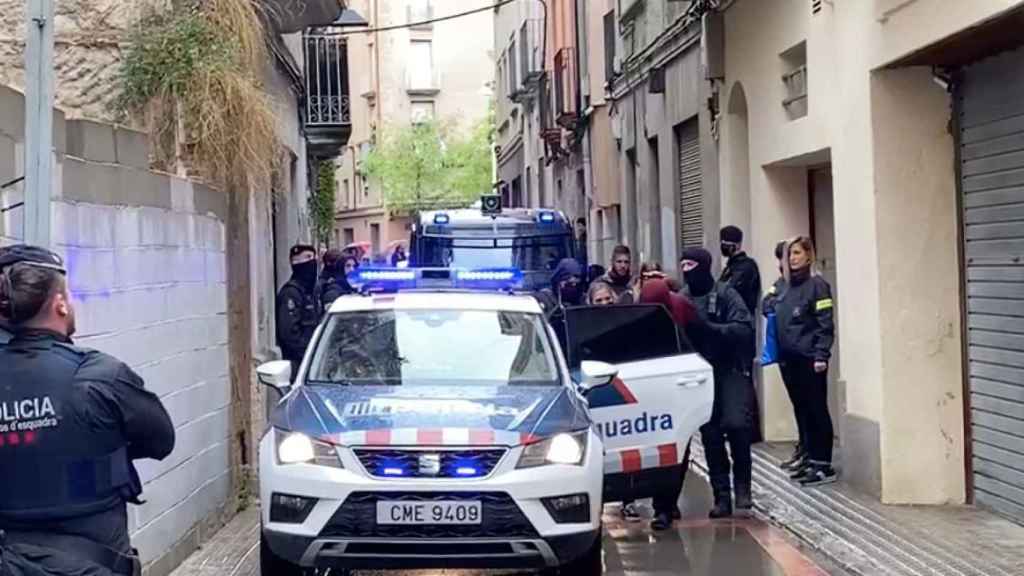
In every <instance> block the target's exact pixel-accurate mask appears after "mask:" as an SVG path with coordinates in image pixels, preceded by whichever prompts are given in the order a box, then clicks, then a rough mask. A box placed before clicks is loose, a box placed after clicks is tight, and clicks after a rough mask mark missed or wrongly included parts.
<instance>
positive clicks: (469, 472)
mask: <svg viewBox="0 0 1024 576" xmlns="http://www.w3.org/2000/svg"><path fill="white" fill-rule="evenodd" d="M455 474H456V475H458V476H476V468H473V467H471V466H459V467H458V468H456V469H455Z"/></svg>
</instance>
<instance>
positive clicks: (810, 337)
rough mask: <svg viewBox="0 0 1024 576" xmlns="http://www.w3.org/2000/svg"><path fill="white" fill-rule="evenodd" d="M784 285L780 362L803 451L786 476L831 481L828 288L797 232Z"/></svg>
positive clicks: (779, 306) (778, 311) (813, 482)
mask: <svg viewBox="0 0 1024 576" xmlns="http://www.w3.org/2000/svg"><path fill="white" fill-rule="evenodd" d="M784 262H785V263H786V266H785V268H784V272H785V276H786V288H785V291H784V292H783V293H782V294H781V295H779V296H777V298H776V300H775V322H776V327H777V329H778V335H777V337H778V345H779V367H780V369H781V370H782V378H783V379H784V380H785V381H786V386H787V388H791V390H792V392H791V394H793V395H794V396H795V397H796V398H797V401H795V402H794V403H793V404H794V410H795V411H796V412H797V415H796V416H797V421H798V422H802V424H803V428H804V430H803V435H804V438H803V439H802V440H803V441H804V442H805V443H806V445H805V446H804V447H805V448H806V450H807V455H806V457H805V458H804V459H803V460H802V461H801V462H800V464H799V465H797V466H795V468H794V470H793V473H792V475H791V477H792V478H793V479H794V480H796V481H797V482H799V483H800V484H801V485H803V486H818V485H821V484H828V483H831V482H835V480H836V472H835V470H834V469H833V468H832V443H833V430H832V417H831V415H830V414H829V409H828V364H829V360H830V359H831V357H832V343H833V340H834V339H835V324H834V322H833V310H832V308H833V303H832V288H831V287H830V286H829V285H828V282H826V281H825V280H824V279H823V278H822V277H821V276H819V275H818V273H817V271H816V270H815V269H814V244H813V243H812V242H811V239H810V238H808V237H806V236H799V237H797V238H795V239H794V240H792V241H791V242H789V243H788V244H787V245H786V254H785V258H784Z"/></svg>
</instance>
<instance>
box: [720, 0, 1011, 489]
mask: <svg viewBox="0 0 1024 576" xmlns="http://www.w3.org/2000/svg"><path fill="white" fill-rule="evenodd" d="M1020 4H1021V2H1019V1H1009V0H978V1H974V2H958V1H956V0H901V1H892V0H875V1H864V2H843V3H838V2H837V3H834V4H830V3H824V5H823V9H822V11H821V12H820V13H819V14H817V15H812V13H811V12H810V10H809V9H808V6H807V3H806V2H800V1H798V0H773V1H766V2H761V1H753V0H738V1H737V2H735V3H734V4H732V5H731V7H730V8H729V9H728V11H727V12H726V15H725V30H726V38H725V51H726V52H725V61H726V81H725V86H724V90H723V92H722V93H723V95H724V96H725V103H726V105H727V106H728V108H727V109H726V111H725V112H726V113H725V114H724V116H723V118H722V122H723V130H722V133H723V135H724V139H723V143H722V148H723V150H722V159H723V161H722V172H723V174H722V182H723V196H722V198H723V202H724V203H725V204H726V205H725V206H723V210H722V213H723V215H730V216H734V217H739V218H741V219H742V218H744V217H745V215H746V214H750V215H751V223H750V233H749V237H750V242H749V249H750V252H751V253H752V254H753V255H754V256H755V257H756V258H757V259H758V260H759V261H760V263H761V266H762V273H763V274H764V275H766V276H767V275H768V274H767V273H765V270H766V269H770V268H769V266H771V264H770V263H773V260H774V259H773V257H772V249H773V247H774V244H775V242H776V241H777V240H778V239H779V238H783V237H787V236H792V235H794V234H796V233H801V232H806V231H807V230H808V226H809V223H808V221H807V217H808V216H807V206H806V197H807V171H808V169H809V168H811V167H814V166H817V165H821V164H825V165H826V166H828V167H829V168H830V169H831V171H832V179H833V187H834V193H833V194H834V197H833V201H834V211H835V214H836V218H835V242H836V245H835V253H836V256H835V258H836V266H837V269H836V278H837V281H836V284H837V286H836V288H837V291H838V292H841V293H842V297H841V298H838V299H837V302H838V307H839V309H838V314H839V316H840V317H843V318H846V319H847V320H846V321H844V322H841V323H840V325H839V332H838V339H839V342H840V343H841V346H840V347H839V364H840V368H839V370H840V374H839V378H840V381H841V382H840V387H841V388H842V389H844V390H845V402H846V407H847V411H848V413H847V414H846V416H845V418H844V419H843V422H842V425H841V426H840V438H841V442H842V454H843V461H845V462H847V463H850V465H848V466H846V467H845V468H844V473H845V475H846V477H847V479H849V480H851V481H853V482H854V483H855V484H857V485H859V486H861V487H863V488H865V489H867V490H869V491H871V492H874V493H876V494H879V495H880V496H881V498H882V499H883V500H884V501H887V502H895V503H903V502H907V503H944V502H962V501H964V499H965V463H964V426H965V424H964V413H963V412H964V410H963V394H962V376H961V364H962V362H963V359H962V357H961V336H960V323H961V321H962V319H961V318H960V317H959V302H960V298H961V295H960V293H959V286H958V281H957V278H958V272H957V270H958V266H959V264H960V263H959V262H958V260H957V258H958V257H957V245H956V242H957V240H956V231H957V217H956V204H955V201H956V192H955V190H956V188H955V186H956V177H955V173H954V169H953V167H954V154H953V151H954V149H953V146H954V144H953V138H952V135H951V134H950V132H949V122H950V120H951V103H950V99H949V96H948V95H947V94H946V93H945V92H944V91H943V90H942V89H941V88H939V87H938V86H937V85H936V84H935V83H934V82H933V81H932V79H931V72H930V70H927V69H913V68H910V69H898V70H885V69H883V68H884V67H885V66H888V65H890V64H891V63H893V62H894V61H895V60H897V59H899V58H902V57H904V56H906V55H908V54H911V53H914V52H916V51H918V50H921V49H923V48H925V47H927V46H929V45H930V44H933V43H935V42H938V41H940V40H944V39H948V38H949V37H950V36H952V35H954V34H955V33H957V32H960V31H963V30H965V29H967V28H969V27H971V26H974V25H976V24H979V23H981V22H984V21H986V20H989V19H991V18H995V17H998V16H999V15H1000V14H1001V13H1003V12H1005V11H1006V10H1008V9H1010V8H1012V7H1014V6H1019V5H1020ZM800 42H806V52H807V69H808V101H807V111H808V113H807V115H806V116H805V117H803V118H799V119H796V120H792V119H790V117H788V115H787V114H786V111H785V109H784V108H783V106H782V100H783V98H784V97H785V88H784V86H783V84H782V83H781V82H780V80H779V78H780V74H781V73H782V72H783V71H784V70H785V66H784V63H783V60H782V58H781V55H782V54H783V52H786V51H787V50H789V49H791V48H793V47H794V46H796V45H798V44H799V43H800ZM740 90H741V91H742V94H743V95H744V96H745V98H744V101H745V104H746V109H745V113H742V111H741V110H740V108H739V107H734V106H733V102H732V97H733V96H734V95H736V94H739V93H741V92H740ZM744 134H746V136H747V139H746V141H745V143H746V144H748V145H747V146H746V149H744V148H745V147H744V146H743V143H744V139H743V137H742V136H743V135H744ZM744 158H745V159H746V161H744ZM744 187H747V189H744ZM737 188H739V190H736V189H737ZM745 202H749V207H747V206H744V205H743V204H744V203H745ZM723 223H724V222H723ZM853 319H856V320H855V321H853ZM774 372H775V371H774V369H769V370H768V371H766V374H765V376H766V385H765V398H764V405H765V426H766V432H767V435H768V437H769V438H776V439H778V438H785V437H791V434H792V425H791V421H792V419H791V411H790V408H789V406H788V402H787V401H786V399H785V398H784V394H783V393H782V391H781V390H782V389H781V387H780V386H777V385H776V383H777V375H775V374H774ZM854 463H855V464H854Z"/></svg>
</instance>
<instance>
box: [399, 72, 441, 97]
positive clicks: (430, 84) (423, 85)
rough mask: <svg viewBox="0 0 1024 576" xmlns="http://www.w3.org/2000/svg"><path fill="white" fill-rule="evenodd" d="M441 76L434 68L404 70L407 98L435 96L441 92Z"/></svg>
mask: <svg viewBox="0 0 1024 576" xmlns="http://www.w3.org/2000/svg"><path fill="white" fill-rule="evenodd" d="M442 80H443V78H442V74H441V71H440V70H437V69H435V68H426V69H423V68H406V69H405V92H406V94H408V95H409V96H436V95H437V94H438V93H439V92H441V82H442Z"/></svg>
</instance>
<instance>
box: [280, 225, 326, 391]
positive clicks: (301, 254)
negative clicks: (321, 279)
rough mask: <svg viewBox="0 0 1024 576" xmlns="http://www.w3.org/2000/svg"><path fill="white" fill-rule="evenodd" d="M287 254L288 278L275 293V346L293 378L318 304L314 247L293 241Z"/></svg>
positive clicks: (313, 326)
mask: <svg viewBox="0 0 1024 576" xmlns="http://www.w3.org/2000/svg"><path fill="white" fill-rule="evenodd" d="M289 256H290V257H291V264H292V277H291V278H290V279H289V280H288V282H286V283H285V285H284V286H282V287H281V290H280V291H279V292H278V293H277V345H278V346H279V347H280V348H281V355H282V357H283V358H284V359H285V360H288V361H289V362H291V363H292V377H294V376H295V375H296V373H297V372H298V369H299V364H301V363H302V357H303V356H304V355H305V354H306V347H308V346H309V341H310V340H312V339H313V332H314V331H315V330H316V326H317V324H319V323H320V305H319V303H318V302H317V297H316V292H317V262H316V249H315V248H313V247H312V246H309V245H307V244H297V245H295V246H292V249H291V251H290V252H289Z"/></svg>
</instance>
